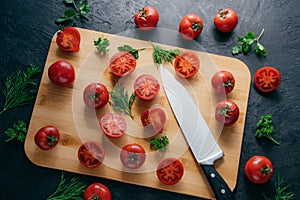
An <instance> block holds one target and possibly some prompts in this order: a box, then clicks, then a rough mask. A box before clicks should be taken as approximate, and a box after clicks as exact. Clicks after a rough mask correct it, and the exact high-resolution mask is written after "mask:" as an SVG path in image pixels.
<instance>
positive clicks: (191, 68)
mask: <svg viewBox="0 0 300 200" xmlns="http://www.w3.org/2000/svg"><path fill="white" fill-rule="evenodd" d="M199 66H200V61H199V58H198V56H197V55H196V54H195V53H194V52H192V51H186V52H183V53H181V54H179V55H178V56H177V57H176V58H175V61H174V68H175V71H176V72H177V74H178V75H179V76H181V77H183V78H190V77H192V76H194V75H195V74H196V73H197V72H198V70H199Z"/></svg>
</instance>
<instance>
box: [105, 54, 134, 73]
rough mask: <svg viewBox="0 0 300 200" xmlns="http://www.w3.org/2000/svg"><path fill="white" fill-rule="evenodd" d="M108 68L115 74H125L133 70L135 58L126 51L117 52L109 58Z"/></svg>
mask: <svg viewBox="0 0 300 200" xmlns="http://www.w3.org/2000/svg"><path fill="white" fill-rule="evenodd" d="M109 68H110V71H111V73H113V74H114V75H116V76H126V75H128V74H130V73H131V72H133V71H134V70H135V68H136V59H135V57H134V56H133V55H132V54H130V53H128V52H124V51H123V52H118V53H116V54H115V55H113V56H112V57H111V58H110V60H109Z"/></svg>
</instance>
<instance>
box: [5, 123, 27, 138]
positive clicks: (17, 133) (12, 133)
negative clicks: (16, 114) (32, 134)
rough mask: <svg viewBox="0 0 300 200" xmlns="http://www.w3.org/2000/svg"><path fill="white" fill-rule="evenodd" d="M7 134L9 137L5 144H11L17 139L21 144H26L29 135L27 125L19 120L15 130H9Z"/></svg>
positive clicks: (14, 127)
mask: <svg viewBox="0 0 300 200" xmlns="http://www.w3.org/2000/svg"><path fill="white" fill-rule="evenodd" d="M5 134H6V135H7V136H8V137H9V138H8V139H7V140H5V142H9V141H11V140H13V139H17V140H18V141H19V142H24V141H25V137H26V134H27V128H26V123H25V122H24V121H22V120H19V121H18V123H17V124H14V125H13V128H8V129H7V130H6V131H5Z"/></svg>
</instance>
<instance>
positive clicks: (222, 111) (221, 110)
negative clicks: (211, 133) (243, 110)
mask: <svg viewBox="0 0 300 200" xmlns="http://www.w3.org/2000/svg"><path fill="white" fill-rule="evenodd" d="M239 113H240V110H239V107H238V105H237V104H236V103H235V102H233V101H231V100H223V101H221V102H219V103H218V104H217V105H216V111H215V118H216V120H217V121H218V122H220V123H223V124H224V126H232V125H233V124H234V123H235V122H236V121H237V120H238V118H239Z"/></svg>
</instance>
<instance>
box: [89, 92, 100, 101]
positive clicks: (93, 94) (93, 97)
mask: <svg viewBox="0 0 300 200" xmlns="http://www.w3.org/2000/svg"><path fill="white" fill-rule="evenodd" d="M99 97H100V93H97V92H95V93H92V94H88V95H87V98H90V99H92V100H94V101H99Z"/></svg>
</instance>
